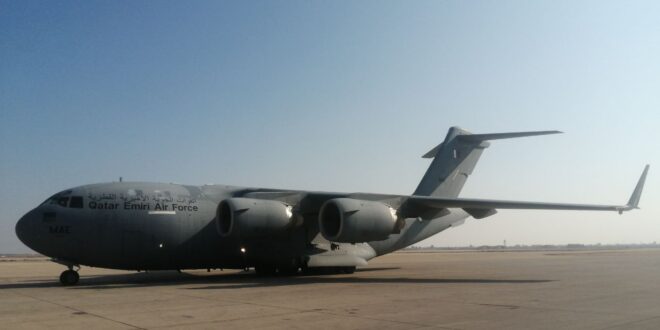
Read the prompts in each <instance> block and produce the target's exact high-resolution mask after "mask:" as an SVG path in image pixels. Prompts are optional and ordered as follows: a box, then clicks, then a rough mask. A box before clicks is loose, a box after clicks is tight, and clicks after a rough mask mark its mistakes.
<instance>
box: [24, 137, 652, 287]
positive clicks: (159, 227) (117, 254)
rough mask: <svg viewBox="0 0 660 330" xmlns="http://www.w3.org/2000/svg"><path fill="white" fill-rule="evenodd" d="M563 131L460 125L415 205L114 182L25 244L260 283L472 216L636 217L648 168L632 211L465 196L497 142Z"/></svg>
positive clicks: (382, 198)
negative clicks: (520, 212)
mask: <svg viewBox="0 0 660 330" xmlns="http://www.w3.org/2000/svg"><path fill="white" fill-rule="evenodd" d="M555 133H560V132H558V131H540V132H518V133H497V134H471V133H469V132H467V131H465V130H462V129H460V128H457V127H452V128H451V129H450V130H449V132H448V133H447V136H446V138H445V140H444V141H443V142H442V143H441V144H439V145H438V146H436V147H435V148H433V149H432V150H431V151H429V152H428V153H426V154H425V155H424V156H423V157H424V158H430V159H432V162H431V165H430V166H429V168H428V170H427V171H426V174H425V175H424V177H423V178H422V180H421V182H420V183H419V186H418V187H417V189H416V190H415V192H414V193H413V194H412V195H410V196H402V195H384V194H369V193H335V192H317V191H296V190H282V189H266V188H244V187H234V186H225V185H205V186H190V185H179V184H168V183H142V182H114V183H103V184H91V185H85V186H80V187H76V188H72V189H68V190H66V191H62V192H59V193H57V194H55V195H53V196H52V197H51V198H49V199H47V200H46V201H45V202H43V203H42V204H41V205H39V206H37V207H36V208H35V209H33V210H32V211H30V212H28V213H27V214H26V215H25V216H23V217H22V218H21V219H20V220H19V221H18V223H17V224H16V234H17V236H18V238H19V239H20V240H21V241H22V242H23V243H25V244H26V245H27V246H29V247H30V248H32V249H33V250H35V251H37V252H39V253H42V254H44V255H46V256H49V257H51V258H52V259H53V261H55V262H58V263H60V264H62V265H65V266H66V267H67V268H68V270H65V271H64V272H63V273H62V274H61V276H60V281H61V283H62V284H64V285H72V284H76V283H77V282H78V279H79V276H78V272H77V269H78V268H79V267H80V265H87V266H93V267H103V268H114V269H127V270H180V269H216V268H228V269H249V268H253V267H254V268H255V270H256V273H257V274H262V275H275V274H279V275H292V274H296V273H298V272H313V271H318V272H324V273H327V272H335V273H342V272H343V273H351V272H353V271H354V270H355V268H356V267H358V266H364V265H366V264H367V262H368V261H369V260H370V259H372V258H375V257H377V256H381V255H384V254H387V253H390V252H392V251H396V250H399V249H402V248H405V247H407V246H410V245H412V244H414V243H417V242H419V241H421V240H423V239H426V238H428V237H431V236H433V235H435V234H437V233H439V232H441V231H443V230H445V229H447V228H450V227H452V226H457V225H459V224H462V223H463V222H464V221H465V219H466V218H468V217H473V218H476V219H482V218H485V217H488V216H491V215H493V214H495V213H497V209H550V210H588V211H615V212H619V213H622V212H624V211H628V210H631V209H635V208H637V205H638V203H639V199H640V196H641V193H642V188H643V186H644V181H645V179H646V174H647V172H648V165H647V166H646V168H645V169H644V172H643V173H642V175H641V177H640V179H639V181H638V183H637V186H636V187H635V189H634V191H633V193H632V195H631V196H630V199H629V200H628V202H627V203H626V204H625V205H587V204H561V203H538V202H520V201H502V200H487V199H467V198H458V195H459V193H460V191H461V189H462V188H463V185H464V184H465V182H466V180H467V178H468V176H469V175H470V174H471V173H472V170H473V169H474V167H475V165H476V164H477V161H478V160H479V157H480V156H481V153H482V152H483V151H484V149H485V148H487V147H488V146H489V142H487V141H490V140H497V139H506V138H516V137H524V136H534V135H545V134H555Z"/></svg>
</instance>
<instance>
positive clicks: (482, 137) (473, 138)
mask: <svg viewBox="0 0 660 330" xmlns="http://www.w3.org/2000/svg"><path fill="white" fill-rule="evenodd" d="M559 133H562V132H561V131H533V132H513V133H491V134H467V135H459V136H457V138H458V139H460V140H462V141H468V142H481V141H488V140H499V139H511V138H518V137H525V136H536V135H548V134H559Z"/></svg>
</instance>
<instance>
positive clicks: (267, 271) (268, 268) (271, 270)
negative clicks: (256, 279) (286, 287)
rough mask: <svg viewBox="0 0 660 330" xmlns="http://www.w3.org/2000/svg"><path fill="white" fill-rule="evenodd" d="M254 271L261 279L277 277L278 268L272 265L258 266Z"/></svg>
mask: <svg viewBox="0 0 660 330" xmlns="http://www.w3.org/2000/svg"><path fill="white" fill-rule="evenodd" d="M254 271H255V273H257V276H260V277H267V276H275V275H277V268H276V267H275V266H272V265H257V266H255V267H254Z"/></svg>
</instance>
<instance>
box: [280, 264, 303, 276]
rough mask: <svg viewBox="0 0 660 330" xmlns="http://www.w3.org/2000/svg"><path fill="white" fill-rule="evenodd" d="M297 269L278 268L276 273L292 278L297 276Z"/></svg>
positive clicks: (288, 267) (293, 267)
mask: <svg viewBox="0 0 660 330" xmlns="http://www.w3.org/2000/svg"><path fill="white" fill-rule="evenodd" d="M298 269H299V267H297V266H285V267H279V268H278V269H277V273H278V275H280V276H294V275H297V274H298Z"/></svg>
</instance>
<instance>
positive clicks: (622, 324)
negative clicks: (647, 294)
mask: <svg viewBox="0 0 660 330" xmlns="http://www.w3.org/2000/svg"><path fill="white" fill-rule="evenodd" d="M653 319H660V316H652V317H647V318H643V319H641V320H635V321H628V322H624V323H620V324H615V325H610V326H607V327H605V328H601V329H603V330H605V329H615V328H620V327H629V326H630V325H633V324H635V323H639V322H644V321H649V320H653Z"/></svg>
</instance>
